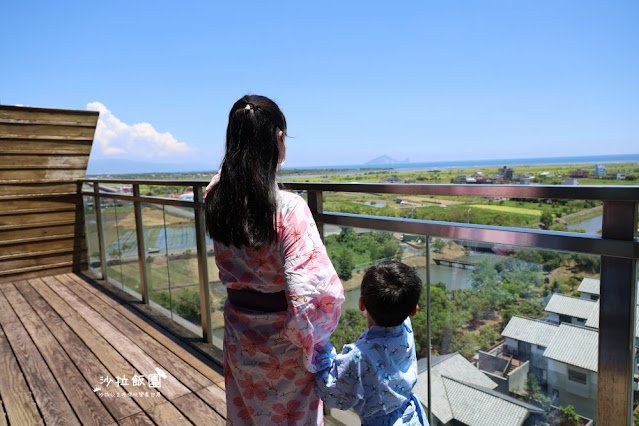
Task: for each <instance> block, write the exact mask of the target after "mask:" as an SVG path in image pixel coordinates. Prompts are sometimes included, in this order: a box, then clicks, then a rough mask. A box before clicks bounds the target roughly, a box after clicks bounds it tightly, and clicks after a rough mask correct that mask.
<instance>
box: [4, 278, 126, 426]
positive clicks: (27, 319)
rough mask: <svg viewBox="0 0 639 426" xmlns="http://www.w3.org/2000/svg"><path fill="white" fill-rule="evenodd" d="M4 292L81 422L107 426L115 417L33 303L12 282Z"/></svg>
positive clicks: (5, 287)
mask: <svg viewBox="0 0 639 426" xmlns="http://www.w3.org/2000/svg"><path fill="white" fill-rule="evenodd" d="M2 293H3V294H4V296H5V297H6V299H7V300H8V301H9V303H10V304H11V306H12V307H13V310H14V312H15V313H16V314H17V315H18V317H19V318H20V319H21V321H22V324H23V326H24V328H25V329H26V330H27V332H28V333H29V336H30V337H31V340H33V343H34V344H35V345H36V347H37V348H38V350H39V351H40V354H41V355H42V357H43V358H44V360H45V361H46V363H47V364H48V366H49V369H50V370H51V373H53V375H54V376H55V377H56V379H57V381H58V383H59V385H60V388H61V389H62V391H63V392H64V394H65V395H66V397H67V399H68V401H69V403H70V404H71V407H72V408H73V409H74V411H75V412H76V414H77V416H78V418H79V419H80V420H81V422H82V424H85V425H106V424H109V423H113V422H114V421H115V420H114V419H113V417H111V415H110V414H109V413H108V411H107V410H106V408H105V407H104V405H102V403H101V402H100V400H99V399H98V398H97V396H96V395H95V393H94V392H93V389H92V388H91V385H89V384H88V383H87V382H86V380H84V378H83V377H82V375H81V374H80V372H79V371H78V369H77V368H76V366H75V365H74V364H73V362H72V361H71V359H70V358H69V356H68V355H67V354H66V352H65V351H64V349H62V347H61V346H60V344H59V343H58V341H57V340H55V337H53V335H52V334H51V333H50V332H49V330H48V329H47V328H46V327H45V325H44V324H43V323H42V321H41V320H40V318H38V316H37V314H36V313H35V312H34V311H33V309H32V308H31V306H30V305H29V304H28V303H27V302H26V301H25V300H24V298H23V297H22V295H21V294H20V293H19V292H18V290H17V289H16V288H15V287H14V286H13V285H8V286H3V287H2Z"/></svg>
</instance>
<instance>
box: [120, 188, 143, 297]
mask: <svg viewBox="0 0 639 426" xmlns="http://www.w3.org/2000/svg"><path fill="white" fill-rule="evenodd" d="M115 212H116V217H117V227H118V229H117V233H118V241H119V252H117V253H116V254H117V255H118V259H119V262H120V273H121V280H120V283H121V284H122V290H124V291H126V292H127V293H129V294H131V295H133V296H134V297H136V298H138V299H140V300H142V296H141V286H140V264H139V262H138V243H137V237H136V232H135V229H136V223H135V213H134V211H133V203H132V202H130V201H122V200H116V205H115Z"/></svg>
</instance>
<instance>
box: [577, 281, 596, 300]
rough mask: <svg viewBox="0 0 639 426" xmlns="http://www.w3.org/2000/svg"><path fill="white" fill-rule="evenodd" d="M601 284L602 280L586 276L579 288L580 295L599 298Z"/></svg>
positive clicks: (583, 297) (586, 297)
mask: <svg viewBox="0 0 639 426" xmlns="http://www.w3.org/2000/svg"><path fill="white" fill-rule="evenodd" d="M599 285H600V281H599V280H598V279H596V278H587V277H586V278H584V279H583V280H581V284H579V288H578V289H577V291H578V292H579V297H581V298H582V299H588V300H599Z"/></svg>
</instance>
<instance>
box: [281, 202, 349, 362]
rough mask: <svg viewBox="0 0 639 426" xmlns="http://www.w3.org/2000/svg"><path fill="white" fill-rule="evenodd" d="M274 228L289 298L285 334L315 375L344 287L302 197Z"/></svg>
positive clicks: (342, 300)
mask: <svg viewBox="0 0 639 426" xmlns="http://www.w3.org/2000/svg"><path fill="white" fill-rule="evenodd" d="M277 225H278V235H279V238H280V249H281V251H282V257H283V260H284V284H285V288H286V295H287V298H288V312H287V318H286V326H285V330H284V334H285V336H286V337H287V338H288V339H289V340H290V341H291V342H292V343H293V344H294V345H295V346H298V347H300V348H302V350H303V354H304V366H305V367H306V369H307V370H308V371H310V372H311V373H314V372H316V371H317V366H316V361H317V360H316V358H317V352H318V351H319V350H321V349H322V348H323V347H324V346H325V345H326V344H327V343H328V340H329V338H330V336H331V333H333V331H334V330H335V328H336V327H337V324H338V322H339V317H340V312H341V305H342V303H343V302H344V288H343V287H342V283H341V282H340V280H339V278H338V277H337V273H336V272H335V268H334V267H333V264H332V263H331V261H330V259H329V258H328V254H327V253H326V248H325V247H324V244H323V243H322V240H321V238H320V235H319V232H318V230H317V226H316V224H315V221H314V220H313V216H312V214H311V212H310V210H309V208H308V206H307V205H306V203H305V202H304V200H303V199H302V198H300V197H295V198H294V199H293V200H292V201H291V203H290V205H289V206H288V208H286V209H284V211H283V212H282V213H281V214H279V215H278V220H277Z"/></svg>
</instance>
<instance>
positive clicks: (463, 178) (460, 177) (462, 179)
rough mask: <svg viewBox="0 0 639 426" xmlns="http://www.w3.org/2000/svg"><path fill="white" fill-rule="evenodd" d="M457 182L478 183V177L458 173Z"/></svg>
mask: <svg viewBox="0 0 639 426" xmlns="http://www.w3.org/2000/svg"><path fill="white" fill-rule="evenodd" d="M455 183H477V179H476V178H474V177H473V176H469V175H457V177H456V178H455Z"/></svg>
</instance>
